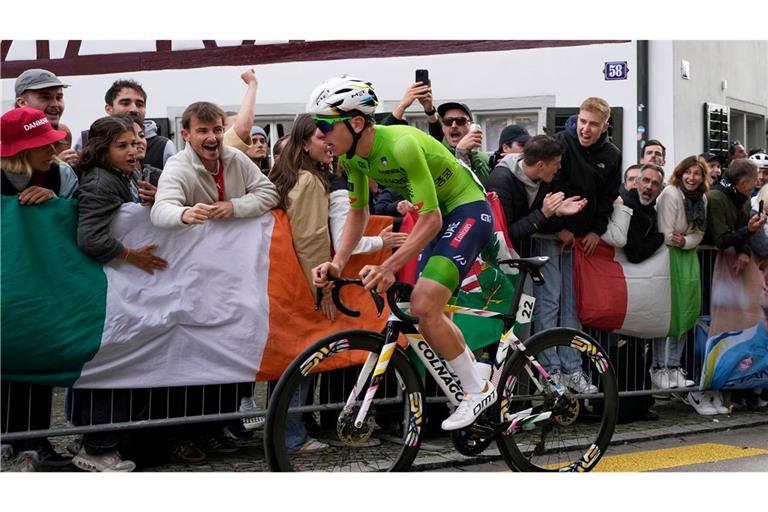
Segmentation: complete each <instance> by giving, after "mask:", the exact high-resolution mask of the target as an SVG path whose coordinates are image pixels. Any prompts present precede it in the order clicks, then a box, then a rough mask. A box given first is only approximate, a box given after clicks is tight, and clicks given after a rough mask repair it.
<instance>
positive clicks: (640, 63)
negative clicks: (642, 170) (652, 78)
mask: <svg viewBox="0 0 768 512" xmlns="http://www.w3.org/2000/svg"><path fill="white" fill-rule="evenodd" d="M648 132H649V127H648V41H637V159H638V160H640V157H641V156H642V154H643V148H644V147H645V143H646V142H647V141H648Z"/></svg>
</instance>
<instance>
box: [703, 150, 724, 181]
mask: <svg viewBox="0 0 768 512" xmlns="http://www.w3.org/2000/svg"><path fill="white" fill-rule="evenodd" d="M701 157H702V158H703V159H704V160H705V161H706V162H707V169H708V171H709V179H710V181H711V183H712V185H715V184H716V183H717V182H718V181H720V175H721V174H722V172H723V167H724V166H725V158H724V157H722V156H721V155H718V154H717V153H712V152H711V151H708V152H706V153H702V154H701Z"/></svg>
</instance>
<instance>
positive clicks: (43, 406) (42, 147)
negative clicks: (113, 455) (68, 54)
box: [0, 108, 78, 471]
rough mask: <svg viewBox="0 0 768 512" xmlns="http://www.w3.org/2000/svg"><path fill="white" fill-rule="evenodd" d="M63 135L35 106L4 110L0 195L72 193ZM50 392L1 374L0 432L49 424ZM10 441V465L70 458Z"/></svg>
mask: <svg viewBox="0 0 768 512" xmlns="http://www.w3.org/2000/svg"><path fill="white" fill-rule="evenodd" d="M65 136H66V133H65V132H63V131H58V130H54V129H53V127H52V126H51V123H50V121H49V120H48V118H46V116H45V114H44V113H43V112H42V111H40V110H37V109H32V108H16V109H13V110H11V111H9V112H6V113H5V114H4V115H3V116H2V118H0V167H2V172H1V173H0V174H1V175H2V176H0V179H1V180H2V195H4V196H18V198H19V202H20V203H21V204H22V205H34V204H40V203H43V202H45V201H48V200H49V199H52V198H54V197H57V196H58V197H63V198H69V197H72V195H73V194H74V193H75V191H76V190H77V187H78V183H77V177H76V176H75V174H74V172H72V169H71V168H70V167H69V166H59V165H58V163H57V160H56V157H55V154H56V152H55V150H54V147H53V145H54V143H56V142H58V141H59V140H61V139H63V138H64V137H65ZM52 396H53V388H52V387H51V386H48V385H43V384H30V383H25V382H12V381H8V380H3V381H2V399H1V401H2V403H3V407H2V408H1V409H2V419H0V423H1V424H2V430H3V432H4V433H5V432H23V431H28V430H46V429H49V428H51V401H52ZM10 445H11V448H12V450H13V451H14V452H16V453H18V454H19V457H18V459H17V460H16V462H15V463H14V465H15V467H16V468H18V469H20V470H23V471H30V470H35V469H38V468H53V467H62V466H66V465H68V464H69V463H70V459H68V458H65V457H62V456H61V455H60V454H59V453H58V452H56V450H55V449H54V448H53V446H52V445H51V443H50V441H48V439H47V438H45V437H41V438H34V439H24V440H21V441H15V442H12V443H10ZM3 448H4V449H5V445H4V446H3Z"/></svg>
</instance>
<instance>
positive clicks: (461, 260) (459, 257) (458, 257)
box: [451, 244, 467, 267]
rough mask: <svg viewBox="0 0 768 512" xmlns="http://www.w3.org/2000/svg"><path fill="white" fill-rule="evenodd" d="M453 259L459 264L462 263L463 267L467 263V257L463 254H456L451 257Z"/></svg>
mask: <svg viewBox="0 0 768 512" xmlns="http://www.w3.org/2000/svg"><path fill="white" fill-rule="evenodd" d="M451 245H453V244H451ZM451 259H452V260H453V261H455V262H456V263H458V264H459V265H461V266H462V267H463V266H464V265H466V264H467V258H465V257H464V256H462V255H461V254H456V255H454V256H453V257H451Z"/></svg>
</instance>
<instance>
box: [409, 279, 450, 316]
mask: <svg viewBox="0 0 768 512" xmlns="http://www.w3.org/2000/svg"><path fill="white" fill-rule="evenodd" d="M449 297H450V295H449ZM447 302H448V299H446V300H442V297H439V296H436V294H431V293H429V291H428V290H425V289H424V288H421V289H419V288H417V289H416V290H414V291H413V294H412V295H411V314H412V315H413V316H415V317H417V318H418V319H419V322H422V323H423V322H430V321H434V320H435V319H437V318H439V317H440V316H441V315H442V314H443V309H444V306H445V304H446V303H447Z"/></svg>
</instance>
